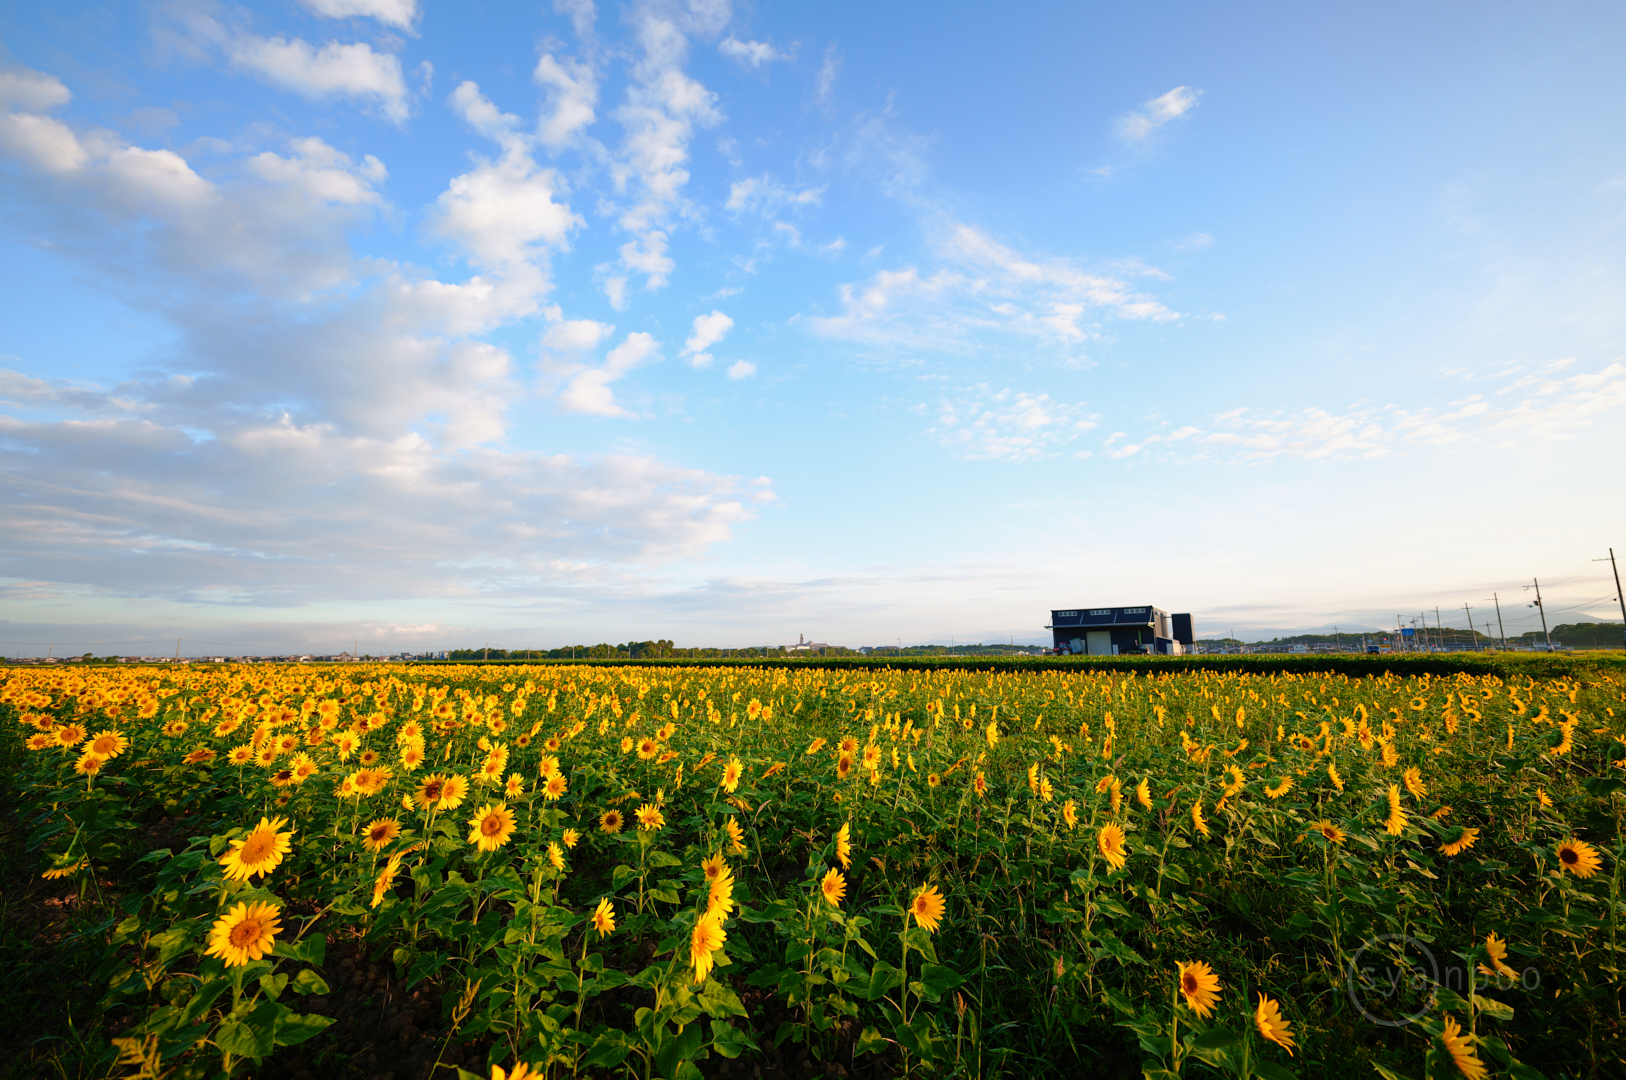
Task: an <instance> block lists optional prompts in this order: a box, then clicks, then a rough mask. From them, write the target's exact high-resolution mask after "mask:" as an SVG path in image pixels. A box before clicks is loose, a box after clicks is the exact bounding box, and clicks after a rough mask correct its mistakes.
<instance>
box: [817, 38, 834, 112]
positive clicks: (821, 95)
mask: <svg viewBox="0 0 1626 1080" xmlns="http://www.w3.org/2000/svg"><path fill="white" fill-rule="evenodd" d="M840 74H841V55H840V54H839V53H837V52H836V47H835V46H834V45H831V46H830V47H829V48H827V49H825V50H824V63H822V64H820V65H819V73H818V74H817V75H815V76H814V77H813V96H814V97H815V98H817V99H818V101H819V104H821V105H829V104H830V99H831V97H832V96H833V95H834V94H835V90H836V77H837V76H839V75H840Z"/></svg>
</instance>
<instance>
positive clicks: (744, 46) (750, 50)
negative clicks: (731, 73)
mask: <svg viewBox="0 0 1626 1080" xmlns="http://www.w3.org/2000/svg"><path fill="white" fill-rule="evenodd" d="M717 51H718V52H720V53H722V54H723V55H724V56H726V57H728V58H729V59H730V60H734V61H736V62H738V63H739V64H741V65H742V66H744V67H749V68H759V67H761V66H762V65H763V64H768V63H772V62H773V61H775V60H789V59H790V54H789V53H783V52H780V51H779V50H778V49H776V48H774V47H773V46H772V45H769V44H768V43H767V42H765V41H741V40H740V39H739V38H736V37H735V36H734V35H732V34H730V35H729V36H728V37H726V38H724V39H723V40H722V42H721V43H719V44H718V46H717Z"/></svg>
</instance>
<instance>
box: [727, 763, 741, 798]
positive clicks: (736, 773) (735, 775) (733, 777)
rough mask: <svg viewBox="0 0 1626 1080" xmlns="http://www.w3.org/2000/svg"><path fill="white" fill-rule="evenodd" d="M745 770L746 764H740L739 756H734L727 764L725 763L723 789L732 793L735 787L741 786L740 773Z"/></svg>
mask: <svg viewBox="0 0 1626 1080" xmlns="http://www.w3.org/2000/svg"><path fill="white" fill-rule="evenodd" d="M744 771H745V766H743V765H741V764H740V759H739V758H734V759H733V760H731V761H730V762H729V763H728V764H727V765H724V766H723V781H722V788H723V790H724V791H726V792H728V793H729V794H730V795H732V794H733V793H734V789H735V788H737V787H739V786H740V774H741V773H742V772H744Z"/></svg>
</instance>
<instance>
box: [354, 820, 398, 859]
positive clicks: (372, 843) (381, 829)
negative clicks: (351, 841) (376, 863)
mask: <svg viewBox="0 0 1626 1080" xmlns="http://www.w3.org/2000/svg"><path fill="white" fill-rule="evenodd" d="M400 835H401V823H400V822H399V821H396V820H395V819H394V818H379V819H378V820H377V821H375V822H373V823H372V824H371V825H368V826H367V831H366V833H364V834H363V835H362V838H361V842H362V843H363V844H365V845H367V850H368V851H373V852H377V851H383V850H384V849H385V848H386V847H388V846H389V843H390V841H392V840H394V839H396V838H397V837H399V836H400Z"/></svg>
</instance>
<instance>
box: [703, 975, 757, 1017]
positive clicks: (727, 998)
mask: <svg viewBox="0 0 1626 1080" xmlns="http://www.w3.org/2000/svg"><path fill="white" fill-rule="evenodd" d="M695 1001H696V1002H697V1003H698V1004H699V1006H700V1007H701V1008H702V1009H704V1010H705V1012H706V1015H707V1016H710V1017H712V1018H713V1019H716V1020H722V1019H724V1018H725V1017H729V1016H744V1015H746V1013H745V1005H744V1004H742V1003H741V1001H740V996H739V995H738V994H736V993H734V991H732V990H730V989H729V988H728V987H726V986H724V985H723V984H722V983H720V982H718V981H717V980H716V979H707V980H706V985H704V986H702V987H701V988H700V993H699V994H698V995H697V996H696V998H695Z"/></svg>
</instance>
